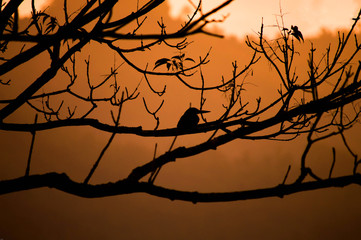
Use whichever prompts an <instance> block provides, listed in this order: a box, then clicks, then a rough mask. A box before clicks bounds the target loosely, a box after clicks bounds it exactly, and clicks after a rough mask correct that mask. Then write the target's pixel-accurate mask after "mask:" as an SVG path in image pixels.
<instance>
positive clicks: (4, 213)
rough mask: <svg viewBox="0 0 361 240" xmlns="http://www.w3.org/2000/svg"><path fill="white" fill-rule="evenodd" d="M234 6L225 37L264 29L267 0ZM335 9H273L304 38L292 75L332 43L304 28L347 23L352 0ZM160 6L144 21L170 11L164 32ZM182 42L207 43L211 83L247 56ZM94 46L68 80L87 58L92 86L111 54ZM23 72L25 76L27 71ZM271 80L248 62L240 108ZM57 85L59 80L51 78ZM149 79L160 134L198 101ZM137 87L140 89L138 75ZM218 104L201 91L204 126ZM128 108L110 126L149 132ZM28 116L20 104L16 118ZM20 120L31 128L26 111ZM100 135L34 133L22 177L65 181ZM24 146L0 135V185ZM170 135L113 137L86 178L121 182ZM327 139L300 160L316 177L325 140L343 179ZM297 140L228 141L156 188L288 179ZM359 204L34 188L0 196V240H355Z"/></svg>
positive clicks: (343, 164)
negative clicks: (157, 92)
mask: <svg viewBox="0 0 361 240" xmlns="http://www.w3.org/2000/svg"><path fill="white" fill-rule="evenodd" d="M54 2H56V3H57V5H56V6H57V9H56V10H54V7H53V8H52V6H53V5H51V6H50V8H49V11H53V12H54V11H55V12H56V11H59V9H61V7H62V4H61V3H59V1H55V0H54ZM60 2H61V1H60ZM69 2H70V1H69ZM177 2H179V1H177ZM184 2H186V1H184ZM204 2H205V3H206V2H208V1H206V0H204ZM246 2H247V3H244V2H243V1H236V2H235V3H233V5H232V6H231V7H229V8H227V9H226V10H225V11H224V12H226V13H227V12H230V11H231V10H232V12H230V13H231V16H230V17H229V18H228V19H227V21H226V23H224V24H223V25H222V26H225V29H226V30H225V31H226V32H227V33H228V34H240V35H238V36H241V37H242V36H244V34H247V33H253V31H258V28H259V24H260V19H261V17H262V16H263V17H264V21H265V23H266V22H267V23H268V24H274V19H275V18H274V16H273V14H277V13H278V11H279V8H278V6H279V5H278V1H257V0H253V1H246ZM274 2H276V3H274ZM238 4H239V5H238ZM266 4H270V6H267V5H266ZM293 4H296V5H293ZM302 4H304V5H302ZM340 4H341V3H340V1H297V2H296V1H283V2H282V6H283V9H284V11H285V12H287V13H288V14H287V15H286V19H287V22H288V21H289V25H291V24H297V25H299V26H300V29H301V30H302V32H303V33H304V35H305V39H306V41H305V43H304V44H302V45H301V44H299V45H298V47H299V49H300V52H301V54H300V56H299V58H300V60H299V63H300V65H299V66H300V67H299V73H300V74H301V75H304V74H307V73H305V72H303V71H302V66H303V65H304V64H306V61H305V57H306V56H307V49H308V48H309V47H310V41H312V42H314V43H315V47H316V48H317V49H319V50H322V49H325V48H326V47H327V46H328V43H329V42H330V41H333V43H334V42H335V41H336V40H337V38H336V35H335V32H330V33H325V32H323V33H322V34H321V35H317V36H316V35H315V33H319V31H320V28H322V27H325V26H332V27H330V29H329V30H334V29H335V28H338V27H339V26H349V24H350V19H351V18H352V17H353V16H354V13H355V12H356V11H357V5H360V1H343V2H342V8H337V7H336V8H335V7H333V8H331V7H329V6H339V5H340ZM129 5H131V6H129V9H134V6H135V4H134V2H133V4H129ZM167 6H168V5H163V6H162V7H161V8H160V9H159V10H158V11H157V13H156V14H155V16H156V17H157V18H156V20H158V19H159V14H162V15H166V14H167V13H168V12H169V11H171V12H172V13H173V21H174V22H172V21H171V19H169V18H167V17H165V19H166V21H168V22H167V26H169V27H175V26H179V25H180V24H181V23H182V22H180V21H179V18H178V17H175V16H176V15H177V14H176V12H177V10H175V8H171V9H169V8H168V7H167ZM355 6H356V10H355V9H354V8H355ZM305 9H307V14H305V11H306V10H305ZM316 9H317V10H316ZM320 9H322V11H321V13H322V14H320ZM332 9H336V11H334V10H332ZM121 11H125V10H124V9H122V10H121ZM300 16H302V17H300ZM330 16H331V18H330ZM153 17H154V15H153ZM330 19H331V20H330ZM240 23H242V24H240ZM316 23H319V24H316ZM337 24H339V25H337ZM218 28H219V27H218ZM192 41H194V43H192V44H191V45H190V46H189V48H188V49H186V53H187V55H189V57H192V58H195V59H196V58H198V57H199V56H202V55H204V54H205V53H206V52H207V51H208V50H209V48H210V47H212V51H211V56H210V60H211V62H210V63H209V64H208V65H206V66H204V68H203V70H204V76H205V77H206V79H207V80H209V81H210V82H212V81H218V80H219V79H220V78H221V76H222V75H224V76H230V75H231V70H232V68H231V62H232V61H234V60H237V62H238V63H239V65H243V64H245V63H246V62H247V61H248V59H249V54H250V53H251V51H250V50H249V49H248V48H247V46H246V45H245V44H244V40H238V39H236V38H226V39H219V38H212V37H209V36H204V35H196V36H193V37H192ZM105 49H106V48H105V47H104V46H103V45H99V44H91V45H88V46H86V47H85V48H84V51H83V52H82V53H79V55H78V57H79V60H78V70H79V73H83V74H84V72H85V71H84V69H85V64H84V59H87V56H88V55H89V54H91V59H92V65H91V66H94V68H92V74H93V75H92V76H94V78H93V80H94V81H96V80H99V79H101V76H103V75H104V74H105V73H107V71H108V70H109V68H110V67H111V66H113V64H114V59H115V57H114V54H113V53H112V52H110V51H108V50H105ZM15 50H16V49H15ZM173 53H174V51H173V50H172V51H170V52H169V51H167V50H164V49H163V48H161V47H159V48H156V50H155V52H154V53H153V54H154V55H143V54H142V55H140V56H135V57H134V58H133V60H134V61H136V62H137V63H138V64H139V65H141V66H145V63H147V62H151V63H152V62H154V61H155V60H156V59H158V58H160V57H163V56H165V55H166V54H173ZM143 56H146V57H143ZM46 57H47V56H45V55H41V56H39V57H38V58H37V59H36V61H34V62H32V63H29V64H26V65H25V66H23V68H22V69H21V70H16V71H13V72H11V73H9V75H7V76H6V77H9V78H10V77H11V78H12V79H13V82H14V85H13V87H14V89H17V90H19V89H20V88H21V86H22V85H21V84H24V83H25V84H26V83H28V82H31V81H32V80H33V79H34V78H35V77H36V76H37V75H38V74H39V73H40V72H41V71H42V69H43V67H44V66H43V65H44V62H45V63H46V61H45V59H46ZM148 57H149V58H148ZM116 61H117V62H116V63H119V61H120V60H119V58H116ZM39 63H41V64H39ZM120 70H121V71H120V75H119V76H120V78H119V79H121V80H120V81H122V83H127V84H130V89H132V88H133V85H134V81H136V83H138V81H140V80H141V78H142V76H139V74H136V73H135V72H134V71H132V70H130V69H129V68H126V67H124V69H123V68H121V69H120ZM29 72H30V73H32V74H34V76H31V74H28V73H29ZM24 73H27V74H24ZM273 74H274V72H272V71H270V68H269V67H268V66H267V65H266V66H265V65H260V66H259V67H255V69H254V74H253V75H252V76H250V77H249V78H247V79H246V81H247V82H248V84H247V91H245V92H244V97H245V99H247V100H249V101H250V105H252V104H254V99H255V98H256V97H258V96H263V99H264V100H265V101H270V100H271V97H272V94H270V92H272V91H273V92H274V93H275V94H277V88H278V86H279V83H278V82H276V80H275V79H273V78H272V76H273ZM81 76H82V75H79V81H82V80H84V78H82V77H81ZM17 80H18V81H17ZM57 80H59V82H61V78H57ZM193 80H194V84H197V83H199V77H197V76H195V77H194V78H193ZM150 81H151V82H152V83H153V84H154V86H156V87H159V88H161V87H162V86H163V85H162V84H164V83H167V91H168V92H167V94H166V102H165V104H164V107H163V108H162V110H161V111H160V113H159V117H160V118H161V125H160V128H166V127H172V126H175V125H176V122H177V121H178V119H179V117H180V115H181V114H182V113H183V112H184V110H185V109H186V108H187V107H188V106H189V103H190V102H191V103H192V104H195V105H196V104H199V103H198V102H199V94H198V93H194V94H193V93H189V91H187V89H186V88H185V87H184V86H183V85H182V84H180V83H178V82H176V81H170V80H164V79H160V78H158V77H150ZM131 84H133V85H131ZM57 87H59V84H58V83H57V82H55V83H53V84H49V85H47V86H46V87H45V90H50V89H52V88H57ZM141 87H143V89H146V85H145V83H144V80H143V82H142V85H141ZM79 88H81V87H79ZM80 90H81V89H80ZM104 91H106V90H104ZM11 94H14V95H16V94H17V93H15V91H14V92H11V91H9V90H8V89H5V90H4V88H3V87H0V96H10V95H11ZM141 97H145V98H146V99H148V100H149V103H151V107H152V108H153V109H154V108H156V106H157V104H159V103H160V99H159V98H157V97H154V96H153V95H152V94H150V93H149V91H148V92H147V91H146V90H144V92H142V95H141V96H140V98H141ZM220 99H222V98H220V97H219V96H217V98H213V96H212V95H209V96H208V99H207V104H206V106H205V108H206V107H207V108H208V110H211V111H212V112H211V113H209V115H208V116H207V118H208V119H209V120H213V119H215V118H216V117H217V116H218V115H217V113H218V112H217V107H218V108H220V105H221V103H222V102H221V100H220ZM72 100H73V99H66V101H65V106H68V105H69V106H72V104H74V103H73V102H72ZM139 103H140V104H139ZM139 103H136V104H135V107H132V106H129V107H128V106H125V108H124V111H125V112H126V113H127V114H128V115H125V116H127V117H124V118H121V124H122V125H123V124H124V125H130V126H137V125H138V124H144V126H145V128H146V129H152V128H153V127H154V120H153V119H152V118H151V117H149V115H147V114H144V107H143V106H142V102H141V99H140V101H139ZM137 104H138V105H137ZM175 106H176V107H175ZM139 109H140V110H142V111H139ZM28 110H29V109H24V112H26V111H28ZM79 111H81V109H80V110H79ZM105 115H106V116H108V117H109V114H108V112H107V111H104V110H101V111H100V112H98V113H97V116H101V117H103V118H105V117H104V116H105ZM24 116H25V113H18V114H17V115H16V117H14V118H13V119H15V120H17V121H23V120H24V118H26V117H28V116H26V117H24ZM128 116H130V117H128ZM16 118H17V119H16ZM28 119H29V121H32V119H33V115H31V116H30V117H28ZM353 131H355V132H356V133H359V131H360V127H356V128H354V129H353ZM348 134H349V137H350V140H351V145H352V147H354V148H356V149H357V148H358V147H359V143H360V142H361V134H352V133H348ZM109 136H110V134H109V133H103V132H100V131H98V130H95V129H92V128H87V127H83V128H60V129H55V130H51V131H47V132H38V133H37V138H36V142H35V148H34V152H33V165H32V168H31V171H32V173H34V174H35V173H44V172H48V171H56V172H66V173H67V174H68V175H69V176H70V177H71V178H72V179H74V180H76V181H82V180H83V179H84V176H86V174H87V173H88V171H89V169H90V168H91V166H92V164H93V163H94V161H95V160H96V158H97V156H99V152H100V151H101V150H102V148H103V146H104V145H105V144H106V142H107V140H108V139H109ZM202 137H203V136H202ZM30 139H31V135H30V134H29V133H12V132H1V131H0V152H1V161H0V177H1V179H8V178H14V177H17V176H20V175H22V174H23V173H24V171H25V166H26V160H27V154H28V149H29V145H30ZM171 140H172V139H170V138H161V139H151V138H140V137H137V136H132V135H118V136H116V137H115V140H114V142H113V143H112V145H111V146H110V148H109V149H108V151H107V153H106V154H105V156H104V159H103V160H102V162H101V164H100V165H99V168H98V169H97V171H96V172H95V174H94V177H93V178H92V179H91V181H90V183H94V184H95V183H103V182H108V181H116V180H118V179H119V178H123V177H125V176H127V174H129V171H130V170H131V169H132V168H134V167H136V166H138V165H140V164H142V163H145V162H147V161H149V160H150V159H151V158H152V156H153V150H154V144H155V143H158V152H159V154H161V153H162V152H164V151H166V150H167V148H168V147H169V144H170V142H171ZM338 140H339V139H330V140H329V141H325V142H322V143H320V144H319V145H317V147H316V148H315V149H313V150H312V151H311V153H310V159H312V161H310V162H311V163H310V164H312V166H313V167H314V168H315V169H316V170H317V173H318V174H320V175H322V176H326V175H327V173H328V169H329V168H328V167H329V166H330V165H331V158H332V154H331V150H330V146H331V145H332V146H333V145H335V146H336V147H337V154H338V155H337V156H338V159H340V160H339V161H338V162H337V164H336V167H335V175H337V174H338V175H342V174H347V173H349V171H350V166H351V167H352V163H353V162H352V161H353V159H352V158H351V157H350V156H349V155H348V154H347V151H346V150H345V149H344V148H343V147H342V146H341V145H340V144H339V143H338ZM197 141H199V139H197V138H195V137H185V136H184V137H180V138H179V139H177V142H176V145H177V146H181V145H186V146H189V145H191V144H193V142H197ZM305 144H306V142H305V140H304V138H302V137H301V138H299V139H297V140H295V141H293V142H282V143H280V142H274V141H273V142H270V141H245V140H237V141H234V142H232V143H230V144H228V145H227V146H222V147H220V148H219V149H217V151H210V152H207V153H204V154H201V155H199V156H196V157H192V158H189V159H179V160H177V161H176V162H175V163H171V164H169V165H167V166H165V167H164V168H163V169H162V171H161V173H160V175H159V177H158V178H157V181H156V183H157V184H159V185H163V186H165V187H172V188H175V189H181V190H183V189H184V190H190V191H193V190H194V191H232V190H240V189H249V188H253V187H260V186H262V187H268V186H274V185H276V184H279V183H280V182H281V181H282V179H283V177H284V174H285V172H286V170H287V167H288V166H289V165H292V169H291V172H290V177H289V178H290V181H292V180H293V179H294V178H295V177H296V176H297V174H298V169H299V160H300V154H301V153H302V150H303V148H304V146H305ZM325 166H326V167H325ZM360 199H361V190H360V187H359V186H349V187H346V188H342V189H341V188H340V189H338V188H337V189H326V190H319V191H313V192H305V193H298V194H294V195H292V196H287V197H285V198H283V199H280V198H268V199H261V200H250V201H241V202H232V203H210V204H192V203H188V202H181V201H169V200H167V199H160V198H157V197H153V196H149V195H145V194H132V195H126V196H115V197H107V198H100V199H83V198H79V197H74V196H71V195H69V194H65V193H63V192H60V191H58V190H54V189H35V190H30V191H24V192H18V193H12V194H7V195H3V196H0V212H1V213H0V239H2V238H3V239H4V240H6V239H94V240H95V239H109V240H112V239H151V240H153V239H154V240H156V239H157V240H158V239H172V240H173V239H174V240H184V239H190V240H193V239H197V240H198V239H211V240H218V239H227V240H228V239H229V240H233V239H296V240H297V239H300V240H301V239H302V240H303V239H310V240H316V239H329V240H337V239H358V237H359V236H360V235H361V229H360V227H359V225H360V220H361V204H360Z"/></svg>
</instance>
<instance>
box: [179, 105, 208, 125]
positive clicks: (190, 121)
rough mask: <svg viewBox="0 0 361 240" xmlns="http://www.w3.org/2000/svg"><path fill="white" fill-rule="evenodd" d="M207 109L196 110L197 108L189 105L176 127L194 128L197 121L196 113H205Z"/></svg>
mask: <svg viewBox="0 0 361 240" xmlns="http://www.w3.org/2000/svg"><path fill="white" fill-rule="evenodd" d="M207 112H209V111H206V110H198V109H197V108H194V107H191V108H188V109H187V111H185V113H184V114H183V116H182V117H181V118H180V119H179V122H178V124H177V128H178V129H183V130H189V129H194V128H195V127H196V126H197V125H198V122H199V117H198V114H201V113H207Z"/></svg>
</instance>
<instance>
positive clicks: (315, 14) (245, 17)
mask: <svg viewBox="0 0 361 240" xmlns="http://www.w3.org/2000/svg"><path fill="white" fill-rule="evenodd" d="M192 1H193V2H194V3H195V4H197V3H198V1H195V0H192ZM221 2H223V1H222V0H204V1H203V11H204V12H205V11H207V10H209V9H211V8H212V7H214V6H217V5H219V4H220V3H221ZM169 5H170V8H171V16H172V17H174V18H182V19H183V20H184V19H185V17H186V14H184V13H189V10H192V9H193V8H192V7H191V5H190V4H189V1H187V0H183V1H179V0H169ZM280 6H281V7H282V12H283V14H285V16H284V20H285V25H286V26H290V25H297V26H299V28H300V29H301V31H302V33H303V35H304V36H306V37H307V36H308V37H310V36H315V35H317V33H319V31H320V30H321V29H328V30H331V31H333V30H337V29H340V28H342V27H349V26H350V24H351V18H352V17H353V16H355V15H356V14H357V11H358V10H359V9H360V6H361V0H343V1H340V0H302V1H294V0H282V1H280V0H267V1H265V0H252V1H249V0H236V1H234V2H233V3H231V4H230V5H229V6H228V7H227V8H225V9H224V10H222V11H221V12H220V13H219V14H218V15H217V16H218V17H219V18H221V17H222V16H225V15H228V14H229V17H228V18H227V19H226V21H225V22H224V23H222V25H221V26H222V28H223V29H224V31H225V34H226V35H235V36H238V37H244V36H245V35H246V34H252V33H254V32H258V31H259V29H260V25H261V21H262V17H263V21H264V24H265V26H266V25H268V26H270V25H274V24H275V23H276V15H279V14H280ZM266 30H267V31H268V32H272V31H275V30H276V29H275V28H268V29H266Z"/></svg>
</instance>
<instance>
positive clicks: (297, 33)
mask: <svg viewBox="0 0 361 240" xmlns="http://www.w3.org/2000/svg"><path fill="white" fill-rule="evenodd" d="M291 30H292V32H291V35H293V36H294V37H295V38H297V40H298V41H300V42H301V39H302V41H303V42H304V41H305V40H303V35H302V33H301V31H300V30H298V27H297V26H292V25H291Z"/></svg>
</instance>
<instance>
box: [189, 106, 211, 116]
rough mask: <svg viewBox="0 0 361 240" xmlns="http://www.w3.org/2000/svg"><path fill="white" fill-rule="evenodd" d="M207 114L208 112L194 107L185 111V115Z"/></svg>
mask: <svg viewBox="0 0 361 240" xmlns="http://www.w3.org/2000/svg"><path fill="white" fill-rule="evenodd" d="M208 112H209V111H207V110H199V109H197V108H194V107H191V108H188V110H187V111H186V113H187V114H201V113H208Z"/></svg>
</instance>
